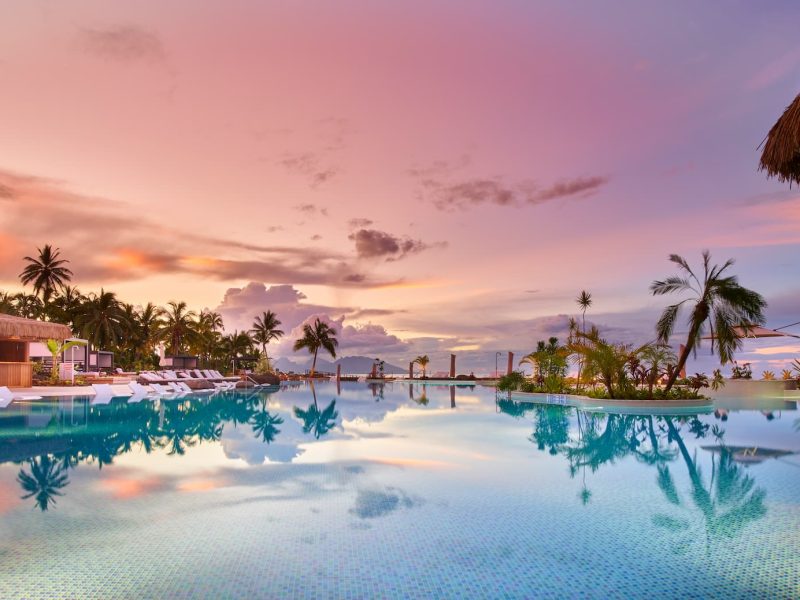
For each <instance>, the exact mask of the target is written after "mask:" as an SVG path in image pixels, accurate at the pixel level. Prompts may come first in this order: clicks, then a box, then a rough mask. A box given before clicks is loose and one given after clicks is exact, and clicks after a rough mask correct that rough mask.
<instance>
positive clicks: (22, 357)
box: [0, 314, 72, 387]
mask: <svg viewBox="0 0 800 600" xmlns="http://www.w3.org/2000/svg"><path fill="white" fill-rule="evenodd" d="M71 336H72V332H71V331H70V330H69V327H67V326H66V325H61V324H59V323H48V322H46V321H36V320H34V319H23V318H22V317H14V316H11V315H5V314H0V386H3V385H6V386H8V387H30V386H31V384H32V383H33V366H32V363H31V361H30V343H31V342H46V341H47V340H49V339H53V340H58V341H59V342H61V341H63V340H65V339H67V338H69V337H71Z"/></svg>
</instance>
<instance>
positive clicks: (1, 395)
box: [0, 385, 42, 408]
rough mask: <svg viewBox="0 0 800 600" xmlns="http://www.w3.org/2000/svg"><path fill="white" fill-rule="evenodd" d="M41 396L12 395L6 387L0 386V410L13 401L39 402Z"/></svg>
mask: <svg viewBox="0 0 800 600" xmlns="http://www.w3.org/2000/svg"><path fill="white" fill-rule="evenodd" d="M41 399H42V397H41V396H23V395H20V394H15V393H13V392H12V391H11V390H10V389H8V388H7V387H6V386H4V385H3V386H0V408H6V407H7V406H8V405H9V404H11V402H12V401H13V400H41Z"/></svg>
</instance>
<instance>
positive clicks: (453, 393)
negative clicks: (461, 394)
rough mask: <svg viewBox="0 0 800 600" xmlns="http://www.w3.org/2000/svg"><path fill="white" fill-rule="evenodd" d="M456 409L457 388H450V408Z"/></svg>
mask: <svg viewBox="0 0 800 600" xmlns="http://www.w3.org/2000/svg"><path fill="white" fill-rule="evenodd" d="M455 407H456V386H454V385H451V386H450V408H455Z"/></svg>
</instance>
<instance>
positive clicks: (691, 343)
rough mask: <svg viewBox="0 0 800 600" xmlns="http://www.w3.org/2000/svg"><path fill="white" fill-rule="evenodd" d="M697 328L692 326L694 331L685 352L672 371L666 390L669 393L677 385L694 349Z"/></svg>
mask: <svg viewBox="0 0 800 600" xmlns="http://www.w3.org/2000/svg"><path fill="white" fill-rule="evenodd" d="M695 333H696V331H695V327H694V326H692V330H691V331H690V332H689V339H687V340H686V345H685V346H684V347H683V351H682V352H681V355H680V356H679V357H678V364H677V366H676V367H675V369H674V370H673V371H672V375H670V376H669V379H668V380H667V385H666V387H665V388H664V391H665V392H668V391H670V390H671V389H672V386H673V385H674V384H675V380H676V379H678V375H680V373H681V371H682V370H683V368H684V367H685V366H686V361H687V360H688V358H689V353H690V352H691V351H692V348H694V338H695Z"/></svg>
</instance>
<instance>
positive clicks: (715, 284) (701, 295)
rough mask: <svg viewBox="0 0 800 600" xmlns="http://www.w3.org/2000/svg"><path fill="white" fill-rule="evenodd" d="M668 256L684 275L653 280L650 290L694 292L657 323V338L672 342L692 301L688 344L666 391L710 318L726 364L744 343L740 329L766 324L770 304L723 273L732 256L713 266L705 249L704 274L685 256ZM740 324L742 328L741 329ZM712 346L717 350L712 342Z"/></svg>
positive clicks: (730, 263)
mask: <svg viewBox="0 0 800 600" xmlns="http://www.w3.org/2000/svg"><path fill="white" fill-rule="evenodd" d="M669 260H670V261H672V262H673V263H675V264H676V265H678V268H679V270H680V272H681V275H677V276H671V277H667V278H666V279H664V280H663V281H654V282H653V283H652V285H651V286H650V291H651V292H652V293H653V295H654V296H663V295H665V294H672V293H679V294H684V293H688V294H691V295H690V297H688V298H684V299H683V300H681V301H680V302H678V303H677V304H672V305H670V306H667V307H666V308H665V309H664V312H663V313H662V314H661V318H660V319H659V320H658V324H657V325H656V332H657V334H658V340H659V341H660V342H661V343H664V344H666V343H668V342H669V338H670V336H671V335H672V332H673V331H674V330H675V323H676V322H677V320H678V315H679V314H680V310H681V308H682V307H683V305H684V304H686V303H691V304H693V306H692V314H691V317H690V319H689V333H688V336H687V338H686V344H685V345H684V347H683V350H682V351H681V353H680V356H679V357H678V364H677V365H676V367H675V369H674V370H673V372H672V374H671V375H670V377H669V380H668V381H667V386H666V390H667V391H669V390H670V389H671V388H672V386H673V384H674V383H675V380H676V379H677V378H678V374H679V373H680V372H681V371H682V370H683V368H684V366H685V365H686V360H687V359H688V358H689V353H690V352H692V351H695V353H696V348H697V347H699V346H700V340H701V339H702V336H703V332H704V330H705V326H706V322H707V321H710V324H711V333H712V335H713V336H714V338H715V339H716V341H717V353H718V354H719V358H720V361H721V362H722V364H725V363H727V362H729V361H730V360H732V359H733V353H734V351H736V350H739V349H740V348H741V346H742V340H741V333H740V331H741V330H744V331H745V332H746V331H747V330H749V329H750V328H751V327H753V326H755V325H763V324H764V320H765V319H764V309H765V308H766V306H767V303H766V301H765V300H764V298H763V297H762V296H761V294H758V293H756V292H754V291H752V290H749V289H747V288H745V287H742V286H741V285H739V281H738V278H737V277H736V276H735V275H723V274H724V273H725V271H726V270H728V268H730V267H731V266H732V265H733V264H734V261H733V259H729V260H727V261H726V262H725V263H724V264H723V265H722V266H720V265H713V266H712V265H711V254H710V253H709V251H708V250H704V251H703V273H702V275H701V277H702V278H701V277H698V276H697V275H695V273H694V272H693V271H692V269H691V268H690V267H689V263H688V262H686V259H684V258H683V257H681V256H678V255H677V254H671V255H670V257H669ZM737 327H738V328H740V330H739V331H737ZM711 350H712V352H713V351H714V344H713V342H712V346H711Z"/></svg>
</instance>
